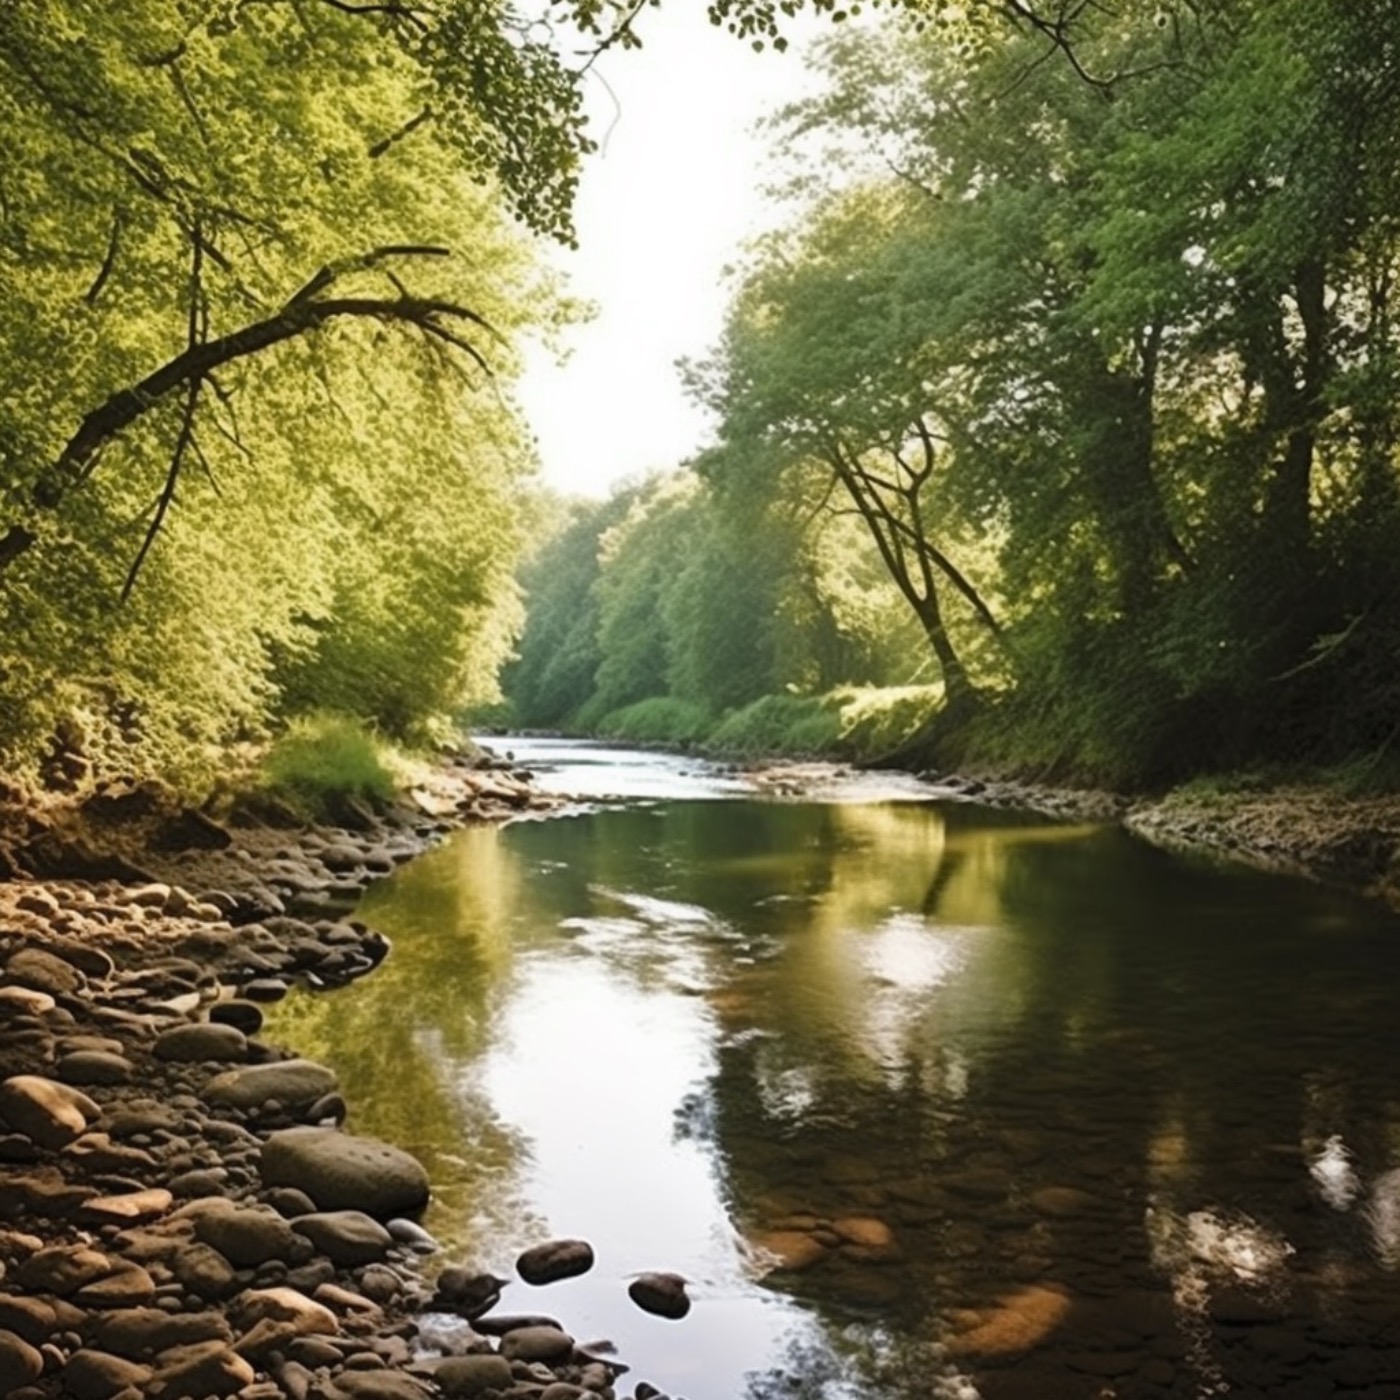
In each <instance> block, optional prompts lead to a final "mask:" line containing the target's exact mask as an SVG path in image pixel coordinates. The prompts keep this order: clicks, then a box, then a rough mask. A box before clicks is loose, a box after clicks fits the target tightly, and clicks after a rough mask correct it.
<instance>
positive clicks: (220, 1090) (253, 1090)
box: [200, 1032, 339, 1112]
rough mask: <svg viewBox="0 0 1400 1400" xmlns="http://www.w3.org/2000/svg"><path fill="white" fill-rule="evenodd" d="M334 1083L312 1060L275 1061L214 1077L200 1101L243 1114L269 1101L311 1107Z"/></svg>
mask: <svg viewBox="0 0 1400 1400" xmlns="http://www.w3.org/2000/svg"><path fill="white" fill-rule="evenodd" d="M239 1034H241V1032H239ZM338 1082H339V1081H338V1080H337V1079H336V1075H335V1071H334V1070H331V1069H327V1068H326V1066H325V1065H318V1064H317V1063H316V1062H315V1061H314V1060H275V1061H273V1062H272V1063H271V1064H264V1065H244V1066H243V1067H242V1068H240V1069H230V1070H225V1071H224V1072H223V1073H222V1074H216V1075H215V1076H214V1077H213V1079H211V1080H210V1081H209V1082H208V1083H207V1084H206V1085H205V1086H204V1088H203V1089H202V1090H201V1092H200V1097H201V1098H203V1099H204V1101H205V1102H206V1103H209V1104H213V1105H215V1106H216V1107H220V1108H238V1109H242V1110H244V1111H245V1112H246V1111H247V1110H249V1109H255V1108H261V1107H262V1106H263V1105H264V1104H265V1103H268V1102H269V1101H270V1100H273V1099H276V1101H277V1102H278V1103H279V1104H281V1105H282V1106H283V1107H296V1106H298V1105H302V1104H310V1103H314V1102H315V1101H316V1100H317V1099H319V1098H321V1097H323V1096H324V1095H326V1094H328V1093H330V1092H331V1091H332V1090H333V1089H334V1088H335V1087H336V1085H337V1083H338Z"/></svg>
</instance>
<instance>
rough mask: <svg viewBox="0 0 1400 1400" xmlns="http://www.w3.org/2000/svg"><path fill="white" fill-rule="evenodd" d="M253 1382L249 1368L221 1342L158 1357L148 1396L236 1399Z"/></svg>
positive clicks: (158, 1399) (185, 1399)
mask: <svg viewBox="0 0 1400 1400" xmlns="http://www.w3.org/2000/svg"><path fill="white" fill-rule="evenodd" d="M256 1379H257V1373H256V1372H255V1371H254V1370H253V1368H252V1367H251V1366H250V1365H249V1364H248V1363H247V1362H246V1361H245V1360H244V1359H243V1358H242V1357H241V1356H239V1355H238V1353H237V1352H235V1351H234V1350H233V1349H232V1348H231V1347H229V1346H228V1345H227V1344H226V1343H224V1342H200V1343H197V1344H196V1345H194V1346H189V1347H176V1348H174V1349H173V1350H172V1351H168V1352H165V1353H164V1354H163V1355H162V1356H161V1357H160V1369H159V1370H158V1371H157V1372H156V1375H155V1380H154V1384H153V1387H152V1390H151V1392H150V1393H151V1394H152V1395H154V1396H155V1397H156V1400H189V1397H190V1396H199V1397H201V1400H203V1397H205V1396H210V1395H215V1396H219V1397H223V1396H228V1395H236V1394H237V1393H238V1392H239V1391H240V1390H242V1389H243V1388H244V1386H248V1385H252V1383H253V1382H254V1381H255V1380H256Z"/></svg>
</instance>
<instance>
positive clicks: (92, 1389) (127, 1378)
mask: <svg viewBox="0 0 1400 1400" xmlns="http://www.w3.org/2000/svg"><path fill="white" fill-rule="evenodd" d="M150 1381H151V1368H150V1367H149V1366H142V1365H140V1364H139V1363H137V1362H135V1361H129V1360H127V1359H126V1358H124V1357H121V1356H113V1355H112V1354H111V1353H110V1352H105V1351H95V1350H93V1349H92V1348H91V1347H84V1348H83V1349H82V1350H81V1351H75V1352H74V1353H73V1355H72V1356H70V1357H69V1358H68V1364H67V1365H66V1366H64V1368H63V1390H64V1393H65V1394H66V1395H71V1396H73V1397H74V1400H112V1397H113V1396H114V1395H118V1394H120V1393H121V1392H122V1391H123V1390H127V1389H132V1390H135V1391H137V1392H138V1393H139V1392H140V1391H142V1390H144V1389H145V1387H146V1386H147V1385H149V1384H150Z"/></svg>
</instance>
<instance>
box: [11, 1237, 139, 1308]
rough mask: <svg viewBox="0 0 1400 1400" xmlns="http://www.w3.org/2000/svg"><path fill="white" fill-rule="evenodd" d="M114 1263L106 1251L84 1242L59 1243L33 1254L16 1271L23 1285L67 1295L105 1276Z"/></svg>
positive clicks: (110, 1270) (61, 1296)
mask: <svg viewBox="0 0 1400 1400" xmlns="http://www.w3.org/2000/svg"><path fill="white" fill-rule="evenodd" d="M114 1267H115V1265H114V1263H113V1261H112V1260H111V1259H109V1258H108V1257H107V1255H105V1254H102V1253H100V1252H99V1251H97V1250H95V1249H93V1248H91V1247H90V1246H89V1245H85V1244H59V1245H52V1246H50V1247H49V1248H48V1249H41V1250H40V1251H39V1252H38V1253H37V1254H32V1255H30V1257H29V1258H28V1259H26V1260H25V1261H24V1263H22V1264H21V1265H20V1266H19V1268H18V1269H16V1270H15V1273H14V1281H15V1283H16V1284H18V1285H19V1287H21V1288H27V1289H32V1290H33V1291H34V1292H35V1293H52V1294H54V1295H56V1296H57V1297H59V1298H66V1297H67V1296H68V1295H69V1294H70V1293H75V1292H76V1291H77V1290H78V1289H79V1288H81V1287H83V1285H84V1284H88V1283H94V1282H96V1280H98V1279H100V1278H105V1277H106V1276H107V1275H108V1274H110V1273H111V1272H112V1270H113V1268H114Z"/></svg>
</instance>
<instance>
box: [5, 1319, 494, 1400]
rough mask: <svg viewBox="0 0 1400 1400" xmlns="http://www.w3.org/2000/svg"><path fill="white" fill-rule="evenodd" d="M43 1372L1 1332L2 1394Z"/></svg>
mask: <svg viewBox="0 0 1400 1400" xmlns="http://www.w3.org/2000/svg"><path fill="white" fill-rule="evenodd" d="M506 1369H507V1370H509V1369H510V1368H509V1367H507V1368H506ZM43 1373H44V1357H43V1354H42V1353H41V1352H40V1351H39V1350H38V1349H37V1348H35V1347H32V1346H30V1344H29V1343H28V1342H26V1341H25V1340H24V1338H23V1337H18V1336H16V1335H15V1334H14V1333H13V1332H0V1395H9V1394H10V1393H11V1392H12V1391H15V1390H18V1389H19V1388H20V1387H21V1386H23V1385H29V1384H30V1383H31V1382H32V1381H37V1380H38V1379H39V1377H40V1376H41V1375H43Z"/></svg>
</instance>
